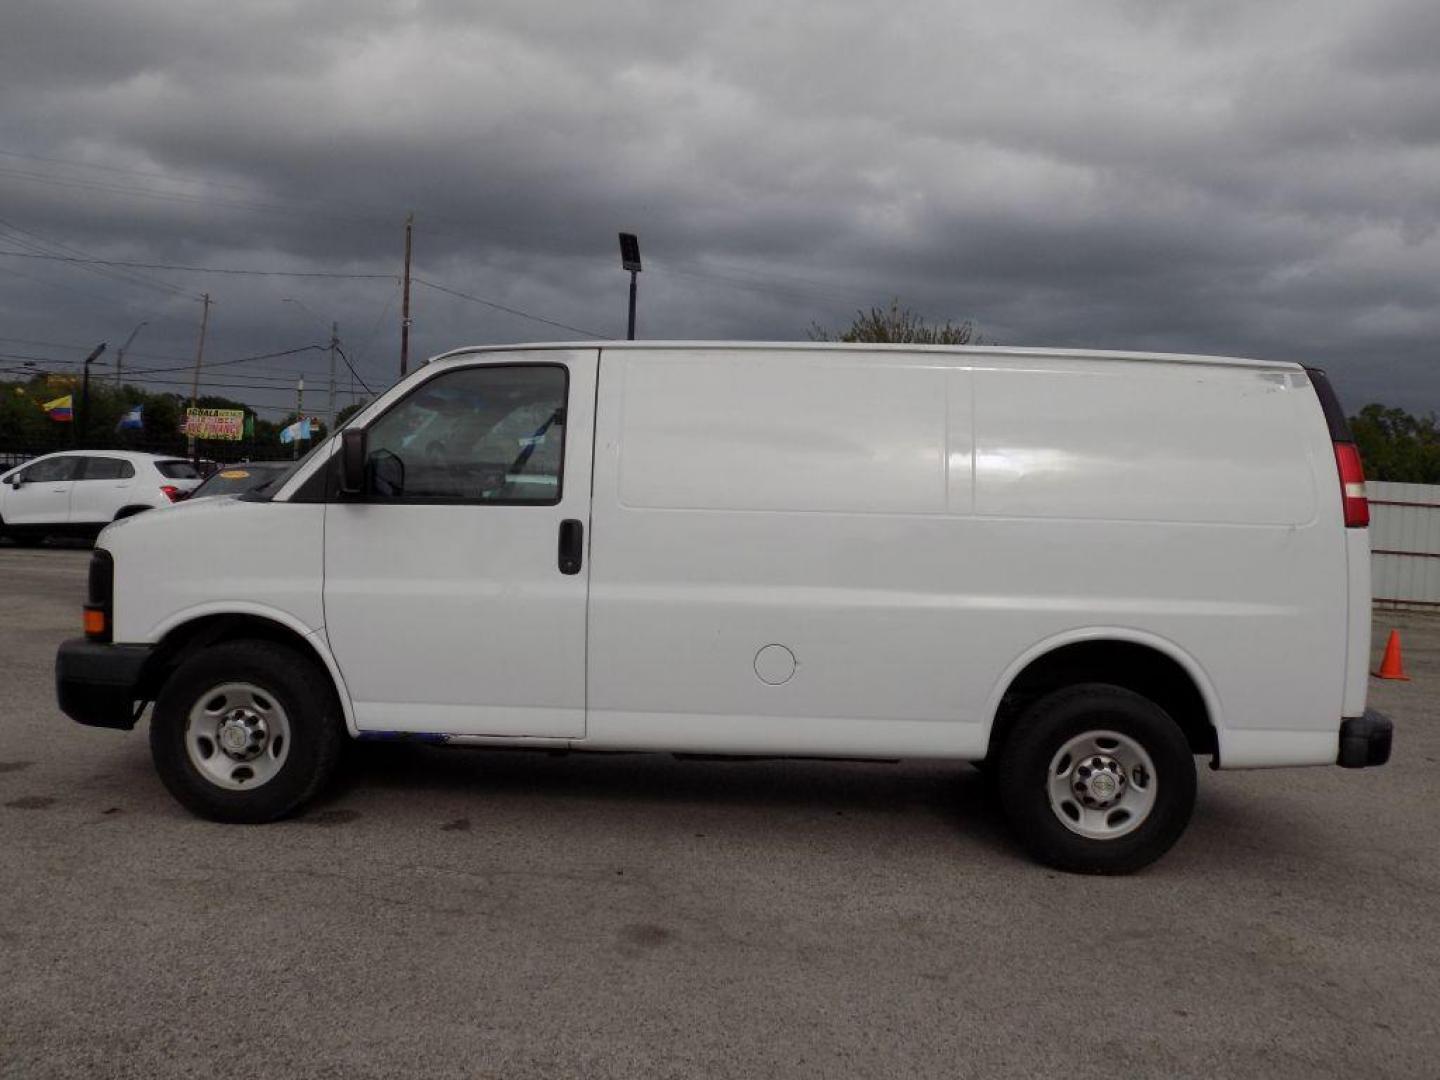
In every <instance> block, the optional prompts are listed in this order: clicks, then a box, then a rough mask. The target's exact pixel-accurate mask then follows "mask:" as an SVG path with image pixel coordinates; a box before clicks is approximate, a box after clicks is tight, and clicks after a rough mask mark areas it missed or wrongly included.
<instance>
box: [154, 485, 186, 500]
mask: <svg viewBox="0 0 1440 1080" xmlns="http://www.w3.org/2000/svg"><path fill="white" fill-rule="evenodd" d="M160 490H161V491H163V492H164V493H165V497H166V498H167V499H169V500H170V501H171V502H179V501H180V500H181V499H183V498H185V493H184V492H183V491H181V490H180V489H179V488H178V487H176V486H175V485H174V484H161V485H160Z"/></svg>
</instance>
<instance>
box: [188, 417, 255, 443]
mask: <svg viewBox="0 0 1440 1080" xmlns="http://www.w3.org/2000/svg"><path fill="white" fill-rule="evenodd" d="M180 431H181V432H182V433H183V434H185V435H190V436H192V437H194V438H196V439H230V440H232V441H234V442H239V441H240V440H241V439H242V438H244V437H245V410H244V409H186V410H185V422H184V423H183V424H181V425H180Z"/></svg>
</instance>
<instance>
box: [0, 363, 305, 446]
mask: <svg viewBox="0 0 1440 1080" xmlns="http://www.w3.org/2000/svg"><path fill="white" fill-rule="evenodd" d="M66 394H70V395H72V399H73V401H74V412H75V419H74V421H73V422H72V423H68V424H63V423H59V422H57V421H54V420H51V419H50V417H49V416H48V415H46V413H45V411H44V409H43V408H42V407H41V406H42V405H43V404H44V403H45V402H47V401H53V400H54V399H55V398H58V397H63V396H64V395H66ZM189 403H190V402H189V398H188V397H186V396H183V395H180V394H152V393H147V392H146V391H144V390H141V389H139V388H137V387H134V386H129V385H126V386H122V387H120V388H119V389H118V390H117V389H116V388H115V385H114V384H113V383H107V382H103V381H101V380H99V379H92V380H91V383H90V400H89V409H88V415H87V416H86V417H84V418H82V416H81V392H80V383H79V381H78V380H76V382H75V385H74V386H70V385H68V383H67V382H62V381H57V380H53V379H51V380H47V379H46V378H45V377H43V376H36V377H35V378H32V379H30V380H28V381H13V382H0V451H11V452H14V451H20V452H23V453H27V454H35V453H43V452H48V451H51V450H65V449H69V448H71V447H84V448H89V449H117V450H144V451H148V452H151V453H165V454H184V453H185V452H186V448H187V441H186V438H185V436H184V435H182V434H181V433H180V423H181V421H182V419H183V418H184V416H185V409H186V407H187V406H188V405H189ZM136 405H143V406H144V414H143V415H144V423H145V427H144V428H143V429H142V430H140V431H134V430H126V431H117V430H116V425H117V424H118V423H119V422H120V417H121V416H123V415H124V414H125V413H127V412H129V411H130V410H131V409H133V408H134V407H135V406H136ZM196 405H197V406H198V407H199V408H202V409H243V410H245V411H246V412H247V413H250V414H251V415H253V414H254V410H253V409H251V408H250V407H249V406H247V405H246V404H245V403H244V402H241V401H234V400H232V399H230V398H224V397H213V396H204V397H201V398H199V399H198V400H197V401H196ZM294 419H295V417H294V415H293V414H292V415H290V416H289V417H287V418H286V419H284V420H283V421H282V422H281V423H279V424H276V423H273V422H271V421H268V420H262V419H260V418H258V417H256V419H255V421H254V434H253V437H251V438H249V439H246V440H244V441H243V442H227V441H220V440H214V441H211V440H205V441H203V442H201V444H200V453H201V454H202V455H203V456H205V457H210V458H216V459H219V460H224V459H228V458H241V457H243V458H287V457H289V456H290V454H291V448H290V447H289V446H286V445H283V444H281V442H280V429H281V427H283V426H284V425H285V424H288V423H291V422H292V421H293V420H294ZM303 448H304V447H303V444H302V449H303Z"/></svg>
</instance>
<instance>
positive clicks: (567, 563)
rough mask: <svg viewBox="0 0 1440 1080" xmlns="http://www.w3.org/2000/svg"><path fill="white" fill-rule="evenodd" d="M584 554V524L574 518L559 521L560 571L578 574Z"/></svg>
mask: <svg viewBox="0 0 1440 1080" xmlns="http://www.w3.org/2000/svg"><path fill="white" fill-rule="evenodd" d="M584 554H585V526H584V525H582V524H580V522H578V521H577V520H575V519H574V518H566V519H565V520H564V521H562V522H560V559H559V562H560V572H561V573H562V574H578V573H579V572H580V564H581V562H582V560H583V558H584Z"/></svg>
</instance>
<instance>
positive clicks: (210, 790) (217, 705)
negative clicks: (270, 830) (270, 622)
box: [150, 641, 345, 824]
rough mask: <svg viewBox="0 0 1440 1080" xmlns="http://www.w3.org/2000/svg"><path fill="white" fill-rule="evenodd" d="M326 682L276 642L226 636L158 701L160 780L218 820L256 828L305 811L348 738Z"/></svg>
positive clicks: (154, 721)
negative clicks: (226, 637)
mask: <svg viewBox="0 0 1440 1080" xmlns="http://www.w3.org/2000/svg"><path fill="white" fill-rule="evenodd" d="M344 738H345V735H344V731H343V729H342V724H341V719H340V716H339V711H338V708H337V706H336V703H335V695H334V691H333V688H332V687H331V685H330V683H329V680H328V678H327V677H326V676H325V674H324V672H322V671H321V670H320V669H319V667H318V666H317V665H316V664H315V663H314V662H313V661H312V660H311V659H310V658H309V657H307V656H304V655H302V654H300V653H297V652H296V651H295V650H293V649H290V648H287V647H285V646H283V645H279V644H276V643H274V642H270V641H227V642H222V643H220V644H218V645H212V646H210V647H209V648H206V649H202V650H201V651H200V652H198V653H196V654H195V655H194V656H192V657H190V658H189V659H188V660H186V661H185V662H184V663H182V664H181V665H180V667H179V668H178V669H177V670H176V671H175V673H174V674H173V675H172V676H171V677H170V679H169V681H168V682H166V684H165V687H164V689H163V690H161V692H160V695H159V697H158V698H157V699H156V701H155V709H154V713H153V715H152V716H151V719H150V752H151V756H152V757H153V758H154V760H155V768H156V770H157V771H158V772H159V774H160V779H161V781H162V782H163V783H164V784H165V787H166V788H167V789H169V791H170V794H172V795H174V796H175V798H176V799H177V800H179V801H180V803H181V804H182V805H184V806H185V807H186V808H187V809H189V810H190V811H192V812H193V813H195V814H198V815H199V816H201V817H204V818H209V819H210V820H212V821H224V822H232V823H240V824H259V823H261V822H267V821H275V820H277V819H279V818H283V817H286V816H288V815H290V814H293V813H295V812H296V811H298V810H299V809H301V808H302V807H303V806H304V805H305V804H306V803H307V802H309V801H310V800H311V799H313V798H314V797H315V795H316V794H317V793H318V792H319V791H320V789H321V788H322V787H323V786H324V785H325V783H326V781H328V780H329V779H330V777H331V775H332V774H333V773H334V771H335V766H336V763H337V761H338V760H339V757H340V751H341V747H342V745H343V742H344Z"/></svg>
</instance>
